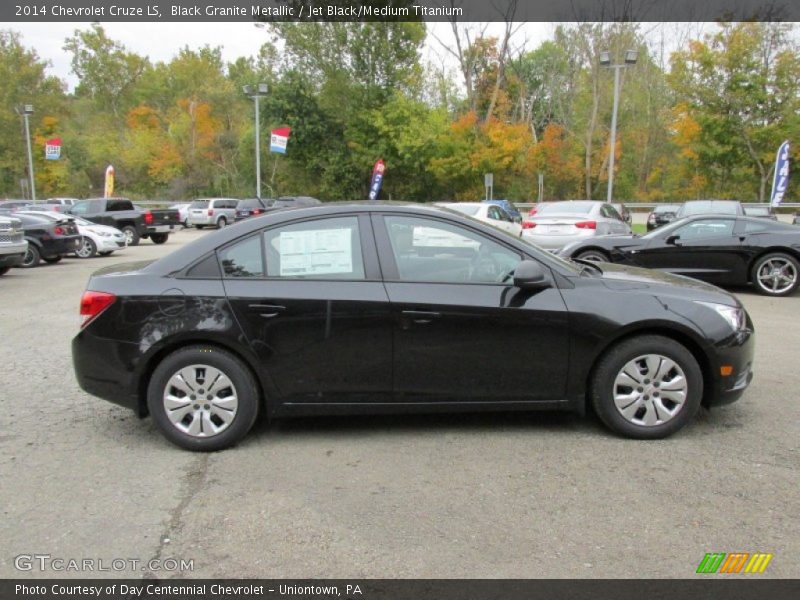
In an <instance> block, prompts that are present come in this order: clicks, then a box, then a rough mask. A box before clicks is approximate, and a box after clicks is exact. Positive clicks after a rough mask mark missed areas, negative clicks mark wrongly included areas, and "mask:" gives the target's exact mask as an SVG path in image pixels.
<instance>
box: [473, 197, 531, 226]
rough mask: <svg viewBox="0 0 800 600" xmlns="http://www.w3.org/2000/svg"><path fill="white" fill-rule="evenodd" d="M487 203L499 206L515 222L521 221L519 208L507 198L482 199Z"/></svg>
mask: <svg viewBox="0 0 800 600" xmlns="http://www.w3.org/2000/svg"><path fill="white" fill-rule="evenodd" d="M483 202H486V203H487V204H496V205H497V206H499V207H500V208H502V209H503V210H504V211H506V213H508V214H509V215H511V218H512V219H513V220H514V221H515V222H517V223H522V213H521V212H519V209H518V208H517V207H516V206H514V203H513V202H511V201H509V200H502V199H501V200H484V201H483Z"/></svg>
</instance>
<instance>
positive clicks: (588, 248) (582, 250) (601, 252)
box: [570, 246, 611, 260]
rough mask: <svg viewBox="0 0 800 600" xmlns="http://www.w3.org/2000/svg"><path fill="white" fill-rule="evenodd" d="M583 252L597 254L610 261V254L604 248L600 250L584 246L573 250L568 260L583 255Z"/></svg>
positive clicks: (598, 247) (595, 247)
mask: <svg viewBox="0 0 800 600" xmlns="http://www.w3.org/2000/svg"><path fill="white" fill-rule="evenodd" d="M584 252H599V253H600V254H602V255H604V256H605V257H606V258H608V259H609V260H610V259H611V252H609V251H608V250H606V249H605V248H601V247H600V246H585V247H582V248H578V249H577V250H575V251H574V252H572V253H571V254H570V258H575V257H576V256H578V255H580V254H583V253H584Z"/></svg>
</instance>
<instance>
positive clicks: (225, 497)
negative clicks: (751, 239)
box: [0, 230, 800, 578]
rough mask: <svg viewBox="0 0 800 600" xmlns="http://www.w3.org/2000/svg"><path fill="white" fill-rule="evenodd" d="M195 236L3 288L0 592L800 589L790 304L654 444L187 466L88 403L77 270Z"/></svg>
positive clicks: (353, 424) (391, 449) (366, 435)
mask: <svg viewBox="0 0 800 600" xmlns="http://www.w3.org/2000/svg"><path fill="white" fill-rule="evenodd" d="M199 235H203V233H202V232H198V231H196V230H188V231H183V232H180V233H177V234H176V235H174V236H172V237H171V238H170V240H169V242H168V243H167V244H165V245H163V246H155V245H153V244H152V243H150V242H148V241H143V242H142V245H141V246H139V247H137V248H129V249H127V250H126V251H125V252H123V253H120V254H119V255H115V256H112V257H107V258H95V259H89V260H78V259H67V260H64V261H62V262H61V263H60V264H57V265H44V266H42V267H39V268H36V269H31V270H20V269H13V270H12V271H11V272H10V273H9V274H8V275H6V276H3V277H2V278H0V323H2V335H0V364H2V366H3V371H2V390H3V395H2V407H3V419H2V425H0V465H2V466H0V477H2V481H3V484H2V486H0V507H1V508H0V510H2V524H1V525H0V529H2V535H0V577H3V578H9V577H55V576H76V577H77V576H86V575H87V573H80V572H64V573H61V572H45V573H42V572H40V571H38V570H32V571H19V570H17V569H16V568H15V566H14V557H16V556H18V555H20V554H49V555H51V556H52V557H60V558H64V559H78V560H80V559H83V558H93V559H102V560H104V561H106V562H110V561H111V560H112V559H114V558H123V559H128V558H133V559H137V560H140V561H142V562H146V561H148V560H150V559H153V558H158V559H162V560H163V559H165V558H177V559H191V560H193V564H194V569H193V571H191V572H161V573H149V574H151V575H156V576H161V577H171V576H191V577H215V578H216V577H345V578H364V577H400V578H411V577H425V578H439V577H458V578H483V577H487V578H495V577H498V578H503V577H520V578H528V577H642V578H649V577H692V576H694V573H695V569H696V568H697V565H698V564H699V562H700V561H701V559H702V558H703V556H704V554H705V553H706V552H755V551H761V552H769V553H773V554H774V558H773V560H772V562H771V563H770V565H769V567H768V569H767V571H766V573H765V574H764V576H766V577H793V578H796V577H800V494H799V493H798V481H800V403H799V402H798V393H797V385H796V382H797V377H798V369H799V368H800V343H799V342H800V318H799V317H798V315H800V295H796V296H794V297H791V298H783V299H772V298H765V297H762V296H758V295H756V294H755V293H753V292H750V291H748V290H746V289H743V290H734V291H735V292H736V293H737V294H738V295H739V297H740V298H741V299H742V301H743V302H744V304H745V305H746V307H747V309H748V310H749V311H750V314H751V316H752V318H753V321H754V323H755V326H756V330H757V335H758V338H757V340H758V341H757V355H756V370H755V379H754V381H753V384H752V386H751V388H750V389H749V390H748V391H747V392H746V394H745V396H744V397H743V399H742V400H741V401H739V402H738V403H736V404H733V405H731V406H729V407H724V408H719V409H716V410H714V411H713V412H710V413H709V412H707V411H703V412H701V413H700V415H699V416H698V418H697V419H696V420H695V422H694V423H693V424H691V425H690V426H688V427H687V428H685V429H684V430H683V431H681V432H679V433H678V434H677V435H675V436H673V437H672V438H670V439H667V440H662V441H656V442H641V441H635V440H625V439H620V438H617V437H615V436H613V435H612V434H610V433H608V432H607V430H606V429H605V428H604V427H602V426H601V425H600V424H599V422H598V421H597V420H596V419H594V418H592V417H587V418H585V419H581V418H579V417H577V416H573V415H566V414H549V413H533V414H512V415H470V416H463V415H460V416H435V417H431V416H413V417H380V418H378V417H370V418H352V417H347V418H318V419H301V420H294V421H277V422H271V423H268V422H266V421H261V422H259V423H258V424H257V425H256V427H255V428H254V430H253V431H252V432H251V433H250V435H249V436H248V437H247V438H246V440H245V441H244V442H243V443H242V444H240V445H239V446H237V447H235V448H234V449H231V450H228V451H225V452H221V453H216V454H192V453H189V452H185V451H182V450H179V449H178V448H176V447H174V446H172V445H170V444H169V443H168V442H167V441H166V440H165V439H164V438H163V437H162V436H161V435H160V434H159V433H158V432H157V431H156V429H155V427H154V425H153V424H152V422H151V421H150V420H149V419H147V420H139V419H138V418H137V417H135V416H134V415H133V414H132V413H131V412H129V411H126V410H125V409H122V408H118V407H115V406H113V405H111V404H109V403H107V402H105V401H102V400H98V399H95V398H93V397H91V396H88V395H87V394H85V393H84V392H82V391H81V390H80V389H79V388H78V386H77V384H76V382H75V378H74V375H73V372H72V365H71V357H70V340H71V338H72V337H73V335H74V334H75V333H76V332H77V329H78V323H79V318H78V301H79V299H80V295H81V293H82V291H83V289H84V287H85V285H86V281H87V278H88V275H89V273H91V272H92V271H93V270H95V269H98V268H100V267H101V266H105V265H109V264H113V263H115V262H123V261H131V260H142V259H149V258H156V257H159V256H162V255H163V254H165V253H167V252H170V251H172V250H174V249H175V248H177V247H178V246H179V245H181V244H183V243H185V242H187V241H189V240H191V239H194V238H196V237H197V236H199ZM144 574H145V572H142V571H141V570H139V571H138V572H137V571H130V570H126V571H122V572H117V573H115V572H104V573H94V574H92V573H89V574H88V575H99V576H130V577H138V576H142V575H144ZM706 577H708V576H706ZM750 577H752V576H750Z"/></svg>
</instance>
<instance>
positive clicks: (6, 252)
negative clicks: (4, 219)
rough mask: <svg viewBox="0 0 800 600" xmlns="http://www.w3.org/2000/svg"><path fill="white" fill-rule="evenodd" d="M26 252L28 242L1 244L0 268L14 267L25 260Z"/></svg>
mask: <svg viewBox="0 0 800 600" xmlns="http://www.w3.org/2000/svg"><path fill="white" fill-rule="evenodd" d="M27 251H28V242H27V241H26V240H23V241H21V242H14V243H13V244H3V246H2V252H3V253H2V254H0V267H3V268H5V267H16V266H17V265H18V264H20V263H21V262H22V259H24V258H25V253H26V252H27Z"/></svg>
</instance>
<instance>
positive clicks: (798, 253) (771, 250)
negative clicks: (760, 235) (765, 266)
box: [747, 246, 800, 283]
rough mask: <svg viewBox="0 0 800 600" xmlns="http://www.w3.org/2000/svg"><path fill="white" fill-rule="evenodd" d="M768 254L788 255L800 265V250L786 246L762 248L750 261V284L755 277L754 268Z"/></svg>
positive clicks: (748, 266) (748, 269)
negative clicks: (753, 276)
mask: <svg viewBox="0 0 800 600" xmlns="http://www.w3.org/2000/svg"><path fill="white" fill-rule="evenodd" d="M767 254H788V255H789V256H791V257H792V258H794V259H795V260H796V261H797V262H799V263H800V250H796V249H794V248H788V247H786V246H769V247H767V248H762V249H761V250H760V251H759V252H758V253H757V254H756V255H754V256H753V258H751V259H750V262H749V263H748V265H747V281H748V283H752V281H751V277H752V275H753V268H754V267H755V266H756V263H757V262H758V261H759V260H761V259H762V258H764V257H765V256H766V255H767Z"/></svg>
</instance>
